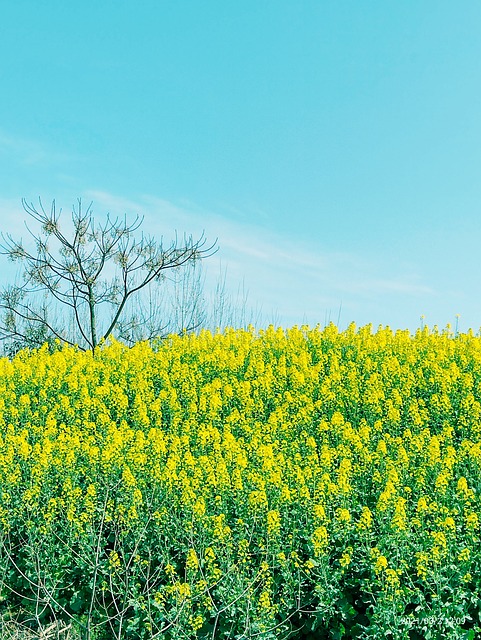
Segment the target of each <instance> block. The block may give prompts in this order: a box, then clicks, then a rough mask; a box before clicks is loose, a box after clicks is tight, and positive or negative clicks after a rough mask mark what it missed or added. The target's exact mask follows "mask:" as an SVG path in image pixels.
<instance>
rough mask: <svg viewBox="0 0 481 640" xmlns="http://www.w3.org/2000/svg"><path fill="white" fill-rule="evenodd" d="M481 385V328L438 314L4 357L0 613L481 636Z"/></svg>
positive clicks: (87, 622) (78, 629) (162, 633)
mask: <svg viewBox="0 0 481 640" xmlns="http://www.w3.org/2000/svg"><path fill="white" fill-rule="evenodd" d="M480 402H481V338H480V337H479V336H475V335H473V334H471V333H470V334H460V335H456V336H453V335H452V334H451V333H450V332H449V331H448V330H445V331H442V332H439V331H437V330H430V329H429V328H427V327H426V328H424V329H422V330H418V331H417V333H416V334H415V335H411V334H410V333H409V332H407V331H398V332H395V333H394V332H392V331H391V330H390V329H389V328H379V330H378V331H377V332H375V333H373V331H372V329H371V327H370V326H367V327H363V328H360V329H356V327H354V326H351V327H349V329H348V330H346V331H345V332H338V330H337V328H336V327H335V326H334V325H329V326H328V327H326V328H324V329H320V328H316V329H309V328H307V327H302V328H297V327H294V328H292V329H289V330H287V331H284V330H281V329H274V328H273V327H270V328H268V329H267V330H265V331H257V332H256V331H254V330H251V331H241V330H239V331H234V330H227V331H225V332H224V333H219V334H216V335H212V334H211V333H208V332H203V333H201V334H200V335H198V336H194V335H185V336H183V337H171V338H169V339H168V340H166V341H163V342H161V343H159V344H158V345H157V346H154V347H151V346H149V345H148V344H147V343H139V344H137V345H135V346H134V347H133V348H131V349H128V348H126V347H123V346H122V345H120V344H119V343H115V342H114V343H112V344H111V345H109V346H106V347H104V348H101V349H97V350H96V351H95V353H94V354H92V353H91V352H87V353H85V352H80V351H78V350H75V349H73V348H59V349H58V350H57V351H55V352H53V353H49V352H48V350H47V348H46V347H45V348H43V349H40V350H39V351H32V352H29V351H22V352H20V353H19V354H18V355H17V356H16V357H15V358H14V359H13V360H8V359H6V358H4V359H1V360H0V409H1V411H0V494H1V495H0V497H1V501H0V620H1V624H4V625H7V624H10V622H9V621H10V620H14V621H16V623H18V624H19V625H20V624H21V625H22V628H23V629H24V630H27V629H30V630H31V631H30V633H31V634H34V633H37V634H38V633H39V630H40V629H42V628H47V627H48V628H52V629H53V628H58V629H60V628H61V626H62V625H64V629H65V628H68V629H70V630H75V633H76V634H77V635H76V637H80V638H85V639H89V640H90V639H95V640H101V639H102V640H103V639H106V638H119V639H120V638H136V639H137V638H138V639H139V640H140V639H144V638H145V639H147V638H149V639H150V638H155V637H156V638H166V639H169V640H180V639H191V638H212V639H216V638H219V639H224V638H236V639H241V638H246V639H247V638H249V639H250V638H258V639H262V640H273V639H276V638H288V637H291V638H312V639H316V638H319V639H322V638H385V637H388V638H399V639H401V638H427V639H429V638H433V639H434V638H436V639H438V638H439V639H441V638H453V639H454V638H467V639H473V638H478V637H481V636H480V634H481V628H480V625H481V623H480V614H479V611H480V606H481V572H480V560H481V544H480V529H479V519H480V517H481V513H480V491H481V473H480V466H481V404H480ZM56 625H57V627H56ZM66 625H68V627H67V626H66ZM5 628H6V627H5ZM22 633H23V632H22ZM25 633H27V631H25ZM59 633H60V632H59ZM19 637H24V636H19ZM25 637H27V636H25ZM29 637H30V636H29ZM59 637H63V636H62V635H59ZM69 637H71V636H69Z"/></svg>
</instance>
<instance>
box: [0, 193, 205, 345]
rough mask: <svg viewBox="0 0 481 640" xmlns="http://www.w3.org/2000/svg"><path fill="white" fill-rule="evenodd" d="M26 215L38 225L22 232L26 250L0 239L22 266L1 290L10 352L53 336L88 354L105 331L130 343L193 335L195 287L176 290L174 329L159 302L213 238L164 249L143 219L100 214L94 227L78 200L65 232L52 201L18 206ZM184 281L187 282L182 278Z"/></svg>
mask: <svg viewBox="0 0 481 640" xmlns="http://www.w3.org/2000/svg"><path fill="white" fill-rule="evenodd" d="M22 204H23V207H24V209H25V212H26V213H27V214H28V215H29V216H30V218H31V219H32V220H34V221H35V222H36V223H38V224H39V225H40V230H39V231H33V230H31V229H30V227H29V226H28V224H27V223H25V224H26V228H27V230H28V232H29V234H30V236H31V237H32V239H33V241H34V243H35V251H34V252H30V251H29V250H28V249H27V248H25V247H24V244H23V243H22V241H21V240H20V241H17V240H14V239H13V238H12V237H11V235H9V234H7V235H5V234H2V240H3V242H2V243H0V253H2V254H3V255H7V256H8V258H9V259H10V260H12V261H14V262H19V263H21V264H22V266H23V273H22V282H21V284H15V285H11V286H8V287H7V288H5V289H4V290H3V291H2V292H1V293H0V310H1V312H2V318H1V320H0V338H1V339H4V340H6V341H7V342H8V343H9V349H10V351H13V352H15V350H17V349H18V347H19V346H31V347H35V346H39V345H41V344H43V343H44V342H46V341H50V342H53V341H55V340H56V339H59V340H60V341H62V342H65V343H67V344H70V345H78V347H79V348H80V349H82V350H89V349H90V350H92V351H93V350H94V349H95V347H96V346H97V345H98V344H99V343H100V342H101V341H103V340H106V339H107V338H108V337H109V336H110V335H111V334H112V333H115V337H116V338H117V339H120V340H123V341H125V342H127V343H132V342H134V341H136V340H139V339H151V338H153V337H158V336H162V335H165V333H166V332H172V330H178V331H192V330H194V329H195V328H197V327H198V326H199V324H200V323H201V322H202V317H201V313H200V311H199V309H200V307H201V305H200V302H199V300H200V295H201V293H200V292H199V288H198V287H197V289H196V292H194V291H192V292H190V296H189V295H188V292H187V291H185V290H184V291H183V292H182V293H183V296H184V299H183V301H182V304H184V303H186V302H188V303H189V304H190V307H188V306H187V307H186V306H185V304H184V308H183V310H182V313H180V314H179V313H178V310H175V313H174V316H175V317H176V318H177V320H180V321H181V322H182V325H181V326H178V327H175V328H174V326H173V324H174V323H173V322H172V317H170V318H169V317H166V316H165V315H164V313H165V305H162V304H159V300H160V297H162V296H161V294H162V290H163V288H164V287H165V284H166V279H167V276H169V279H170V281H172V282H174V284H175V283H176V282H181V281H184V282H185V281H186V279H185V278H184V279H183V280H182V278H179V274H181V273H182V272H184V271H185V270H189V269H190V270H191V272H195V265H196V263H197V262H198V261H199V260H201V259H202V258H205V257H208V256H211V255H213V253H215V251H216V250H217V246H216V245H217V241H215V242H214V243H213V244H210V245H207V241H206V238H205V237H204V234H202V235H201V237H200V238H199V239H198V240H193V238H192V236H189V237H187V236H184V237H183V239H182V241H179V240H178V238H177V235H176V237H175V240H174V241H172V242H171V243H170V244H169V245H168V246H164V245H163V242H162V239H160V241H156V240H155V239H153V238H152V237H150V236H146V235H144V233H142V232H139V233H138V234H136V232H137V231H138V230H139V229H140V227H141V225H142V223H143V218H141V217H139V216H137V217H136V218H135V219H134V221H133V222H131V223H127V219H126V218H125V217H124V218H123V219H119V218H115V219H112V218H110V216H107V218H106V220H105V222H104V223H103V224H96V223H95V221H94V218H93V212H92V205H90V206H89V207H87V209H85V210H83V209H82V202H81V200H80V199H79V200H78V203H77V206H76V207H73V210H72V216H71V223H72V224H71V229H70V233H66V232H64V231H63V230H61V227H60V223H59V219H60V214H61V210H59V211H57V209H56V205H55V201H53V203H52V207H51V209H50V212H48V213H47V212H46V211H45V209H44V208H43V206H42V203H41V201H40V200H39V206H38V207H36V206H34V205H33V204H28V203H27V202H26V201H25V200H23V201H22ZM187 281H188V280H187Z"/></svg>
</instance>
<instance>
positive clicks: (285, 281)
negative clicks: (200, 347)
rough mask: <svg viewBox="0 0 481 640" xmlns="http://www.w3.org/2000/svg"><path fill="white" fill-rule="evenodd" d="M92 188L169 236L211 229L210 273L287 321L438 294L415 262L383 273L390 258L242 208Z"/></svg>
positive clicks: (109, 205)
mask: <svg viewBox="0 0 481 640" xmlns="http://www.w3.org/2000/svg"><path fill="white" fill-rule="evenodd" d="M86 196H87V197H88V198H89V199H92V200H94V204H95V209H96V210H99V209H100V208H102V209H103V210H104V211H109V212H110V213H112V214H119V215H120V214H122V215H123V214H124V213H130V214H133V215H143V216H144V217H145V229H146V230H147V231H149V232H151V233H152V234H154V235H162V234H163V235H164V236H165V238H166V240H167V239H168V238H170V237H172V236H173V233H174V230H175V229H177V230H178V231H179V232H181V233H183V232H186V233H188V234H190V233H192V235H193V236H194V237H195V236H196V235H197V236H198V235H200V233H202V232H205V234H206V237H207V238H208V239H209V240H211V239H214V238H216V237H217V238H218V240H219V246H220V251H219V253H218V254H217V256H216V257H215V258H210V259H209V260H208V261H207V262H206V273H207V279H208V281H210V282H211V284H213V283H214V280H215V278H217V276H218V273H219V265H220V264H222V265H224V267H226V269H227V281H228V284H230V286H231V287H233V288H235V289H237V288H238V287H239V283H242V285H243V287H244V288H245V289H246V290H247V291H248V298H249V301H250V303H251V304H252V305H253V306H256V307H258V308H259V307H260V308H262V311H263V314H264V316H266V317H267V318H269V317H274V316H275V317H278V318H279V320H280V321H281V322H282V323H284V324H289V323H290V324H293V323H300V322H303V321H305V320H306V321H308V322H310V323H311V324H312V323H314V324H315V323H316V322H323V321H324V319H325V317H326V315H327V314H329V316H331V315H333V316H335V315H336V314H337V310H338V309H339V308H340V307H341V305H342V307H343V309H344V313H347V314H349V313H352V314H355V313H356V312H358V311H359V309H360V308H363V307H365V308H366V307H367V308H369V305H371V306H372V305H374V306H376V305H377V306H378V307H383V306H385V307H386V306H388V305H389V304H392V297H393V296H396V297H397V298H398V299H400V300H411V301H412V300H419V299H420V298H423V297H424V298H426V297H427V296H432V295H434V294H435V292H434V290H433V289H432V288H431V287H429V286H427V285H426V284H424V283H423V282H422V281H420V279H419V277H418V276H417V275H416V273H415V272H414V273H413V272H412V270H411V271H407V270H403V269H402V268H401V267H399V269H398V270H397V271H396V270H395V271H394V272H393V267H392V265H390V274H391V275H390V276H389V277H382V278H380V277H379V273H385V272H386V269H385V267H386V265H382V264H379V263H378V262H376V260H375V259H372V258H369V259H368V258H366V257H365V256H363V255H362V254H355V253H348V252H332V251H326V250H324V249H323V248H322V247H321V246H316V245H315V244H314V243H313V244H310V245H308V244H307V243H303V242H300V241H299V240H296V239H293V238H290V237H286V236H284V235H282V234H280V233H276V232H273V231H271V230H268V229H266V228H264V227H262V226H259V225H256V224H253V223H251V222H249V221H246V220H242V219H241V218H240V216H236V219H228V218H226V217H225V216H221V215H219V214H217V213H215V212H211V211H206V210H204V209H202V208H200V207H198V206H196V205H195V204H192V203H186V202H183V203H182V204H181V205H177V204H175V203H172V202H169V201H166V200H162V199H159V198H156V197H152V196H144V197H142V198H139V199H137V200H132V199H127V198H122V197H119V196H116V195H113V194H110V193H107V192H104V191H89V192H88V193H87V194H86Z"/></svg>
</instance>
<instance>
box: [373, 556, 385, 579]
mask: <svg viewBox="0 0 481 640" xmlns="http://www.w3.org/2000/svg"><path fill="white" fill-rule="evenodd" d="M387 565H388V562H387V558H386V557H385V556H382V555H381V556H379V557H378V558H377V560H376V563H375V565H374V572H375V573H376V575H377V574H379V573H381V572H382V571H384V569H386V568H387Z"/></svg>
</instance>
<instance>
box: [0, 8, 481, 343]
mask: <svg viewBox="0 0 481 640" xmlns="http://www.w3.org/2000/svg"><path fill="white" fill-rule="evenodd" d="M480 28H481V3H479V2H478V1H465V2H461V3H454V2H448V1H443V0H426V1H423V2H417V1H416V2H415V1H414V0H411V1H409V0H408V1H403V2H391V1H388V0H383V1H381V0H379V1H372V2H359V1H358V0H345V1H343V0H339V1H336V2H327V1H322V0H316V1H314V0H304V1H303V0H291V1H285V0H272V1H271V0H243V1H242V2H233V1H232V2H230V1H226V0H204V1H203V2H200V1H197V2H195V1H193V0H189V1H187V0H176V1H175V2H171V1H169V2H167V1H163V0H155V1H153V0H142V1H141V2H134V1H133V0H123V1H122V0H116V1H115V2H112V1H109V0H102V1H101V2H99V1H98V0H96V1H95V2H93V1H92V0H84V1H83V2H81V3H65V2H60V1H54V0H43V2H41V3H40V2H34V1H33V0H16V2H6V1H4V2H3V3H1V20H0V83H1V87H2V100H1V101H0V226H1V229H2V230H3V231H7V232H12V233H13V234H14V235H19V234H20V235H23V232H22V224H23V220H24V217H25V215H24V213H23V210H22V208H21V204H20V200H21V198H22V197H24V198H26V199H27V200H34V201H35V200H37V199H38V197H39V196H40V197H41V198H42V200H43V201H44V202H45V203H49V202H50V200H51V199H52V198H54V197H55V198H56V200H57V203H58V204H59V205H61V206H62V207H63V209H64V210H65V212H66V213H68V211H69V209H70V207H71V205H72V203H74V202H75V201H76V199H77V198H78V197H79V196H81V197H82V198H83V199H84V200H88V201H90V200H93V202H94V211H95V213H96V215H97V216H98V217H102V215H103V214H104V213H106V212H107V211H110V212H111V213H114V214H115V213H121V214H123V213H133V214H134V213H137V212H140V213H143V214H144V215H145V223H144V228H145V229H146V230H147V231H150V232H152V233H154V234H159V235H160V234H163V235H164V237H165V238H170V237H171V236H172V235H173V233H174V231H175V230H176V229H177V230H179V231H187V232H189V233H190V232H192V233H193V234H194V235H195V234H197V233H199V232H200V231H201V230H202V229H205V231H206V234H207V236H208V237H209V238H215V237H217V236H218V238H219V245H220V251H219V253H218V254H217V255H216V256H215V257H213V258H211V259H210V260H209V261H208V262H207V263H206V270H207V272H208V273H209V278H208V282H213V281H214V279H215V277H216V274H218V273H219V264H220V263H221V264H222V266H223V267H225V268H227V281H228V284H229V286H230V287H232V289H233V290H234V289H237V288H238V286H239V283H241V282H243V286H244V288H245V289H246V290H247V291H248V292H249V301H250V303H251V304H252V306H254V307H257V308H262V312H263V319H264V320H263V321H264V322H265V323H268V322H270V321H274V322H277V323H280V324H282V325H285V326H289V325H292V324H296V323H297V324H301V323H303V322H308V323H310V324H312V325H315V324H316V323H317V322H320V323H321V324H323V323H324V322H325V321H326V319H329V318H331V319H332V320H334V321H337V320H338V317H339V318H340V325H341V326H342V327H345V326H346V325H347V324H348V323H349V322H351V321H354V322H356V323H357V324H359V325H362V324H366V323H369V322H372V323H373V324H374V326H377V325H378V324H380V323H382V324H389V325H390V326H391V327H393V328H406V327H407V328H410V329H412V330H414V329H415V328H416V327H417V326H419V324H420V316H421V315H424V316H425V322H427V323H428V324H430V325H433V324H438V325H439V326H440V327H444V326H445V325H446V324H447V323H452V324H454V322H455V316H456V315H457V314H460V319H459V326H460V328H461V329H463V330H465V329H467V328H468V327H472V328H473V329H474V330H476V331H477V330H478V329H479V327H480V326H481V296H480V292H481V283H480V277H479V276H480V273H481V268H480V267H481V252H480V251H479V242H480V240H481V179H480V173H481V39H480V38H479V33H480ZM2 273H3V276H2V277H3V279H7V278H8V277H11V276H10V274H11V272H10V270H9V269H8V268H6V267H5V264H4V263H3V262H2ZM339 312H340V315H339Z"/></svg>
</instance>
